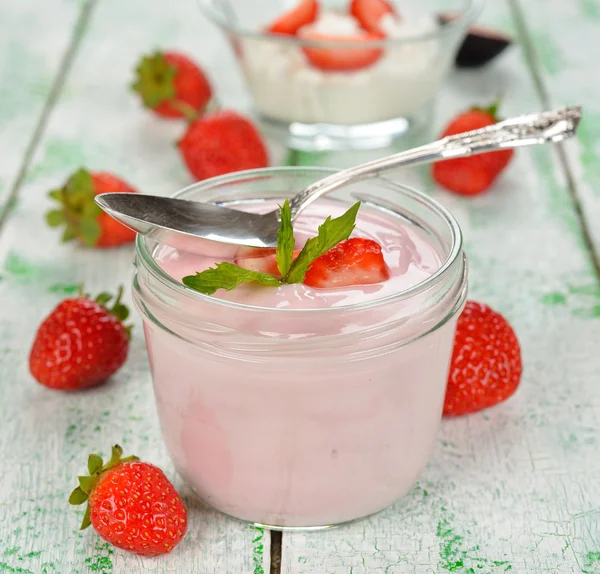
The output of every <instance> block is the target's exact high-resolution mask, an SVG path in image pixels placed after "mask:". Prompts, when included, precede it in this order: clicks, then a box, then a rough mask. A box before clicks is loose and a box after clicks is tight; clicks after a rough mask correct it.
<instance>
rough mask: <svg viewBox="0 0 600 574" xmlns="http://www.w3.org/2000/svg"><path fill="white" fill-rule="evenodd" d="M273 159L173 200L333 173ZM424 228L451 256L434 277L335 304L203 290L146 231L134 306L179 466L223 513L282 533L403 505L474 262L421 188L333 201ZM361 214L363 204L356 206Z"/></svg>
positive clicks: (249, 195)
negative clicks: (270, 301) (283, 303)
mask: <svg viewBox="0 0 600 574" xmlns="http://www.w3.org/2000/svg"><path fill="white" fill-rule="evenodd" d="M329 173H331V171H330V170H324V169H317V168H273V169H265V170H255V171H249V172H241V173H236V174H232V175H227V176H223V177H219V178H215V179H213V180H209V181H206V182H202V183H197V184H195V185H192V186H191V187H188V188H186V189H185V190H183V191H181V192H180V193H178V194H177V196H178V197H181V198H185V199H190V200H195V201H204V202H217V201H218V202H226V203H227V202H230V201H232V202H235V201H248V200H253V201H261V200H273V199H274V198H276V199H277V200H279V201H281V199H282V198H284V197H291V196H292V195H294V194H295V193H297V192H298V191H299V190H300V189H302V188H303V187H305V186H306V185H308V184H310V183H312V182H314V181H316V180H318V179H320V178H322V177H324V176H326V175H328V174H329ZM329 198H331V199H332V200H335V201H341V202H344V203H346V204H350V202H354V201H356V199H357V198H360V199H361V201H362V202H363V206H364V208H367V209H375V210H383V211H384V212H385V213H386V214H387V215H390V216H391V217H398V218H401V219H402V220H403V222H404V224H406V223H407V222H408V223H409V224H410V225H416V226H418V227H419V228H420V230H421V233H422V234H425V236H426V237H427V238H428V240H429V241H431V243H432V245H434V246H435V248H436V250H437V251H438V253H439V255H440V260H441V261H442V262H443V263H442V266H441V268H440V269H439V270H438V271H437V272H435V273H434V274H433V275H432V276H430V277H429V278H428V279H426V280H425V281H423V282H421V283H419V284H418V285H416V286H414V287H412V288H410V289H407V290H406V291H403V292H400V293H396V294H394V295H393V296H389V297H386V298H383V299H378V300H374V301H370V302H367V303H363V304H356V305H350V306H345V307H333V308H325V309H310V310H299V309H286V308H283V309H281V308H264V307H254V306H250V305H245V304H240V303H235V302H231V301H225V300H221V299H217V298H215V297H211V296H206V295H202V294H200V293H198V292H195V291H193V290H190V289H188V288H186V287H185V286H184V285H183V284H181V283H180V282H178V281H176V280H175V279H173V278H172V277H170V276H169V275H167V274H166V273H165V272H164V271H163V269H162V268H161V266H160V265H159V263H158V262H157V260H156V258H155V254H156V251H157V248H158V246H157V245H156V244H155V243H154V242H153V241H152V240H149V239H148V238H145V237H141V236H139V237H138V240H137V251H136V271H135V276H134V282H133V284H134V300H135V303H136V306H137V308H138V310H139V311H140V313H141V314H142V318H143V322H144V332H145V336H146V343H147V348H148V355H149V358H150V365H151V370H152V378H153V384H154V393H155V397H156V404H157V409H158V415H159V418H160V423H161V428H162V433H163V437H164V440H165V443H166V445H167V449H168V451H169V453H170V455H171V457H172V459H173V462H174V464H175V466H176V468H177V470H178V472H179V473H180V474H181V475H182V476H183V477H184V479H185V480H186V481H187V483H188V484H189V485H190V486H191V487H192V489H193V490H194V491H195V492H196V493H197V495H198V496H199V497H200V498H201V499H202V500H203V501H205V502H206V503H207V504H209V505H211V506H212V507H214V508H216V509H217V510H220V511H221V512H224V513H225V514H228V515H231V516H234V517H236V518H239V519H241V520H245V521H248V522H251V523H255V524H261V525H264V526H267V527H275V528H281V529H285V528H323V527H329V526H332V525H337V524H340V523H343V522H347V521H350V520H354V519H357V518H360V517H363V516H367V515H369V514H372V513H374V512H377V511H379V510H382V509H383V508H385V507H387V506H388V505H390V504H392V503H393V502H394V501H395V500H397V499H398V498H399V497H401V496H402V495H403V494H404V493H406V492H407V490H408V489H410V487H411V486H412V485H413V484H414V482H415V479H416V478H417V476H418V474H419V473H420V472H421V471H422V469H423V468H424V466H425V464H426V462H427V460H428V458H429V456H430V453H431V450H432V446H433V443H434V440H435V436H436V433H437V430H438V426H439V423H440V420H441V414H442V405H443V400H444V393H445V388H446V381H447V375H448V366H449V362H450V357H451V351H452V343H453V335H454V329H455V325H456V319H457V317H458V314H459V312H460V311H461V309H462V307H463V304H464V301H465V297H466V290H467V266H466V259H465V256H464V254H463V250H462V239H461V233H460V229H459V227H458V224H457V223H456V221H455V220H454V218H453V217H452V216H451V215H450V214H449V213H448V212H447V211H446V210H445V209H444V208H443V207H442V206H441V205H439V204H438V203H436V202H435V201H433V200H432V199H430V198H429V197H427V196H426V195H424V194H422V193H420V192H417V191H414V190H412V189H409V188H407V187H404V186H402V185H399V184H396V183H393V182H391V181H389V180H387V179H383V178H372V179H369V180H366V181H363V182H358V183H355V184H352V185H349V186H347V187H345V188H343V189H339V190H337V191H335V192H334V193H332V194H330V196H328V199H329ZM361 209H362V208H361Z"/></svg>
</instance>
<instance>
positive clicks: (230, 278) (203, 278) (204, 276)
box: [182, 261, 281, 295]
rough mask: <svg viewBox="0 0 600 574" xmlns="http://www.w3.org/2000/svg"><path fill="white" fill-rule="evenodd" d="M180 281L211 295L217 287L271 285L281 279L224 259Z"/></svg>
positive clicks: (275, 285)
mask: <svg viewBox="0 0 600 574" xmlns="http://www.w3.org/2000/svg"><path fill="white" fill-rule="evenodd" d="M182 282H183V284H184V285H185V286H186V287H189V288H190V289H194V290H195V291H200V293H204V294H205V295H212V294H213V293H214V292H215V291H217V290H218V289H225V290H227V291H231V290H232V289H234V288H235V287H237V286H238V285H241V284H242V283H260V284H261V285H270V286H272V287H277V286H278V285H281V281H279V279H277V278H276V277H273V275H269V274H268V273H260V272H258V271H250V270H248V269H244V268H243V267H238V266H237V265H234V264H233V263H227V262H226V261H225V262H223V263H217V264H216V266H215V267H210V268H209V269H206V271H202V272H200V273H196V275H188V276H187V277H184V278H183V279H182Z"/></svg>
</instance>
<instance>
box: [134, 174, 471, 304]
mask: <svg viewBox="0 0 600 574" xmlns="http://www.w3.org/2000/svg"><path fill="white" fill-rule="evenodd" d="M298 171H304V172H312V173H320V174H323V177H325V176H327V175H331V174H332V173H336V172H338V171H339V170H337V169H332V168H325V167H304V166H302V167H295V166H280V167H270V168H261V169H251V170H244V171H238V172H235V173H230V174H226V175H222V176H218V177H213V178H210V179H207V180H204V181H200V182H196V183H193V184H191V185H188V186H186V187H184V188H183V189H180V190H179V191H177V192H175V193H174V194H172V195H171V196H170V197H184V196H185V195H187V194H189V193H192V192H194V191H198V190H202V189H212V188H214V187H218V186H220V185H223V184H227V183H234V182H235V181H238V180H244V179H247V178H252V177H261V176H269V175H277V174H281V173H293V172H298ZM372 180H375V181H377V180H379V181H384V182H385V183H386V185H388V186H391V187H395V188H396V189H397V190H398V191H399V192H401V193H403V194H404V195H407V196H409V197H411V198H412V199H414V200H416V201H419V202H421V203H423V204H425V205H426V206H427V207H428V208H430V209H432V210H433V211H434V212H435V213H436V215H438V216H439V217H440V218H441V219H442V220H443V221H444V223H446V224H447V225H448V227H449V229H450V232H451V237H452V246H451V249H450V253H449V254H448V256H447V257H446V259H445V260H444V261H443V262H442V264H441V266H440V267H439V269H437V270H436V272H435V273H433V274H432V275H430V276H429V277H427V278H426V279H424V280H423V281H421V282H420V283H417V284H416V285H413V286H412V287H409V288H408V289H405V290H403V291H399V292H398V293H394V294H393V295H389V296H387V297H382V298H380V299H373V300H370V301H365V302H364V303H355V304H353V305H343V306H340V307H319V308H314V309H298V308H287V307H283V308H279V307H277V308H273V307H262V306H259V305H247V304H245V303H238V302H236V301H228V300H225V299H219V298H217V297H212V296H211V295H204V294H203V293H200V292H198V291H195V290H193V289H190V288H189V287H186V286H185V285H184V284H183V283H181V282H180V281H177V280H176V279H175V278H174V277H172V276H171V275H169V274H168V273H167V272H166V271H164V269H163V268H162V267H161V266H160V265H159V264H158V263H157V261H156V259H155V258H154V257H153V255H152V253H151V252H150V250H149V249H148V239H147V238H146V237H145V236H143V235H140V234H138V235H137V238H136V242H135V245H136V254H137V255H139V259H140V260H141V261H142V262H143V263H144V265H145V266H146V268H147V269H148V270H149V271H150V272H151V273H152V275H153V276H154V277H155V278H156V279H158V280H159V281H161V283H163V284H165V285H166V286H167V287H170V288H172V289H174V290H175V291H177V292H179V293H180V294H183V295H187V296H190V297H193V298H196V300H199V301H202V302H204V303H208V304H213V305H218V306H222V307H223V308H224V309H238V310H240V311H270V312H273V311H276V312H277V313H289V314H310V315H312V314H315V313H321V314H324V313H335V312H338V313H340V312H348V311H355V310H364V309H369V308H375V307H379V306H381V305H386V304H388V303H392V302H397V301H401V300H403V299H408V298H410V297H414V296H416V295H419V294H420V293H423V292H424V291H426V290H427V289H429V288H430V287H432V286H433V285H436V284H437V283H439V281H441V280H442V279H443V278H444V277H445V276H446V273H447V271H448V270H449V269H451V268H452V266H453V265H454V263H455V262H456V261H457V259H459V257H460V256H461V253H462V248H463V237H462V232H461V229H460V226H459V225H458V222H457V221H456V219H455V218H454V216H453V215H452V214H451V213H450V212H449V211H448V210H447V209H446V208H445V207H444V206H443V205H442V204H441V203H439V202H438V201H436V200H435V199H433V198H431V197H429V196H428V195H427V194H425V193H423V192H421V191H417V190H415V189H412V188H411V187H409V186H407V185H404V184H401V183H397V182H395V181H392V180H390V179H388V178H385V177H381V176H377V177H374V178H372Z"/></svg>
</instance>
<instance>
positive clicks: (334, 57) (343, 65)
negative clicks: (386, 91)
mask: <svg viewBox="0 0 600 574" xmlns="http://www.w3.org/2000/svg"><path fill="white" fill-rule="evenodd" d="M300 37H301V38H302V39H305V40H313V41H317V42H346V43H348V42H352V43H354V44H356V48H355V47H352V46H348V45H345V46H340V47H339V48H315V47H309V46H305V47H303V48H302V50H303V51H304V53H305V54H306V57H307V58H308V61H309V62H310V63H311V65H312V66H314V67H315V68H319V69H320V70H327V71H330V72H352V71H356V70H361V69H362V68H368V67H369V66H372V65H373V64H374V63H375V62H377V60H379V58H381V56H382V55H383V49H382V48H363V47H361V46H360V44H361V43H363V42H373V41H377V40H381V38H382V36H381V34H371V33H369V32H362V33H360V34H356V35H354V36H329V35H327V34H321V33H320V32H313V31H308V30H307V31H303V32H301V33H300Z"/></svg>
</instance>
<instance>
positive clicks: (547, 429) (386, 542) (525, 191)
mask: <svg viewBox="0 0 600 574" xmlns="http://www.w3.org/2000/svg"><path fill="white" fill-rule="evenodd" d="M484 21H487V22H489V23H494V24H495V25H496V26H498V25H500V26H502V27H504V28H507V29H509V30H510V29H511V27H512V22H511V20H510V16H509V13H508V11H507V9H506V6H504V5H503V4H501V3H493V4H492V3H488V7H487V11H486V13H485V15H484ZM499 92H502V93H504V94H505V98H504V105H503V114H504V115H512V114H517V113H521V112H524V111H529V110H534V109H540V103H539V100H538V99H537V97H536V94H535V92H534V91H533V89H532V84H531V80H530V77H529V75H528V73H527V70H526V69H525V65H524V59H523V57H522V54H521V52H520V51H519V49H518V48H517V49H512V50H511V52H508V53H507V54H506V55H505V56H503V57H502V58H501V59H499V60H498V61H497V62H496V63H494V64H492V65H491V66H490V67H489V68H486V69H484V70H481V71H464V72H461V73H457V74H456V75H455V76H454V78H453V79H452V81H451V84H450V86H449V87H448V88H447V89H446V90H445V91H444V94H443V98H442V102H441V105H440V107H439V113H438V115H437V117H436V120H435V129H436V130H438V129H439V127H440V125H441V124H442V123H444V119H445V118H448V117H449V116H450V115H452V114H453V113H454V112H456V111H457V110H459V109H461V108H464V107H465V106H467V105H468V104H469V103H471V102H473V103H477V102H479V103H486V102H487V101H490V100H491V99H493V97H494V95H495V94H497V93H499ZM329 159H330V158H329ZM303 160H304V161H307V158H306V157H305V158H303ZM345 162H346V160H345V159H339V163H340V165H341V164H343V163H345ZM394 177H395V178H397V179H398V180H400V181H404V180H405V179H408V180H409V181H412V182H415V181H418V179H419V178H420V179H421V181H420V184H419V185H420V187H426V188H428V189H429V190H430V192H431V193H432V194H433V195H434V196H435V197H436V198H437V199H439V200H440V201H442V202H443V203H444V204H445V205H446V206H447V207H448V208H449V209H450V210H451V211H452V212H453V213H454V214H455V215H456V216H457V217H458V219H459V221H460V223H461V226H462V228H463V231H464V233H465V238H466V249H467V253H468V255H469V258H470V285H471V293H470V297H471V298H473V299H478V300H483V301H486V302H488V303H489V304H490V305H492V306H493V307H494V308H496V309H498V310H499V311H500V312H502V313H503V314H504V315H505V316H506V317H507V318H508V319H509V320H510V321H511V323H512V324H513V326H514V327H515V329H516V332H517V334H518V335H519V338H520V341H521V344H522V347H523V357H524V364H525V372H524V376H523V381H522V385H521V388H520V390H519V391H518V393H517V394H516V395H515V396H514V397H513V398H512V399H511V400H510V401H508V402H506V403H505V404H503V405H501V406H498V407H496V408H494V409H491V410H488V411H486V412H483V413H480V414H476V415H472V416H470V417H465V418H461V419H456V420H451V419H449V420H445V421H444V422H443V424H442V427H441V432H440V435H439V439H438V442H437V447H436V450H435V452H434V455H433V457H432V460H431V462H430V464H429V466H428V468H427V469H426V471H425V472H424V474H423V475H422V477H421V479H420V480H419V483H418V485H417V486H416V487H415V488H414V489H413V490H412V491H411V492H410V493H409V494H408V495H407V496H406V497H405V498H404V499H403V500H401V501H399V502H398V503H397V504H396V505H395V506H394V507H393V508H390V509H388V510H387V511H385V512H383V513H381V514H379V515H377V516H374V517H372V518H370V519H368V520H363V521H360V522H357V523H355V524H353V525H349V526H346V527H342V528H339V529H335V530H331V531H328V532H324V533H311V534H307V533H294V534H285V535H284V539H283V561H282V572H284V573H285V574H309V573H311V574H312V573H317V572H318V573H319V574H349V573H351V574H384V573H385V574H400V573H402V574H404V573H407V574H408V573H410V574H412V573H414V574H425V573H427V574H430V573H431V574H433V573H435V574H441V573H443V572H461V573H473V572H485V573H488V574H489V573H493V574H499V573H502V572H507V571H509V572H519V573H520V572H527V573H528V574H530V573H531V574H537V573H540V574H541V573H547V572H553V573H557V574H561V573H578V574H579V573H582V572H598V571H600V570H599V569H600V554H598V552H599V551H600V514H598V512H597V509H598V508H599V507H600V479H599V478H598V471H599V470H600V463H599V461H598V457H597V454H596V453H597V449H598V442H599V440H600V420H599V413H600V392H599V391H598V387H597V384H596V381H597V373H598V371H599V369H600V358H599V354H598V343H597V342H598V340H599V338H600V321H599V320H598V319H597V318H596V317H595V316H596V315H597V311H598V305H599V304H600V289H599V288H598V283H597V279H596V277H595V275H594V272H593V269H592V266H591V263H590V260H589V257H588V254H587V253H586V251H585V249H584V247H583V241H582V236H581V232H580V230H579V228H578V225H577V220H576V217H575V214H574V211H573V206H572V204H571V201H570V198H569V195H568V191H567V189H566V185H565V182H564V181H563V180H562V174H561V171H560V170H559V169H557V163H556V161H555V155H554V153H553V150H551V149H548V148H537V149H532V150H522V151H520V152H519V153H518V154H517V158H516V160H515V162H514V164H513V165H512V166H511V168H510V170H509V171H508V172H506V174H505V175H504V176H503V177H502V179H501V180H500V181H499V182H498V184H497V185H496V186H495V188H494V189H493V190H491V191H490V192H489V193H488V194H486V195H483V196H481V197H478V198H475V199H468V198H461V197H458V196H453V195H450V194H448V193H446V192H444V191H441V190H437V189H435V188H433V185H432V183H431V181H430V180H429V178H428V177H427V176H423V172H422V171H421V172H420V173H415V172H412V173H410V174H406V176H405V174H404V173H403V174H402V175H400V173H398V174H397V175H395V176H394Z"/></svg>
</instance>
